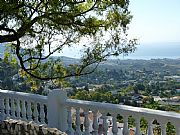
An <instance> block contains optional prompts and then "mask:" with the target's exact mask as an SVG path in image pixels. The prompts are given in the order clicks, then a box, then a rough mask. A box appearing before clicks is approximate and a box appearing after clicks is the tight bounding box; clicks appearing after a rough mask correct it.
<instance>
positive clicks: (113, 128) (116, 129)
mask: <svg viewBox="0 0 180 135" xmlns="http://www.w3.org/2000/svg"><path fill="white" fill-rule="evenodd" d="M112 116H113V118H112V122H113V126H112V132H113V135H117V133H118V127H117V119H116V117H117V114H112Z"/></svg>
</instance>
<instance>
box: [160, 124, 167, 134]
mask: <svg viewBox="0 0 180 135" xmlns="http://www.w3.org/2000/svg"><path fill="white" fill-rule="evenodd" d="M160 123H161V135H166V122H160Z"/></svg>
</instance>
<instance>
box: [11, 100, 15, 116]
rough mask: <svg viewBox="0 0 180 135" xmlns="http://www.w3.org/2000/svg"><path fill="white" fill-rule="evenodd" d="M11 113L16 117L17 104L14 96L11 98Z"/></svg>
mask: <svg viewBox="0 0 180 135" xmlns="http://www.w3.org/2000/svg"><path fill="white" fill-rule="evenodd" d="M11 113H12V117H13V118H15V117H16V116H15V105H14V98H11Z"/></svg>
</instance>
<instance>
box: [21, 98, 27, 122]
mask: <svg viewBox="0 0 180 135" xmlns="http://www.w3.org/2000/svg"><path fill="white" fill-rule="evenodd" d="M22 119H23V120H27V119H26V104H25V100H22Z"/></svg>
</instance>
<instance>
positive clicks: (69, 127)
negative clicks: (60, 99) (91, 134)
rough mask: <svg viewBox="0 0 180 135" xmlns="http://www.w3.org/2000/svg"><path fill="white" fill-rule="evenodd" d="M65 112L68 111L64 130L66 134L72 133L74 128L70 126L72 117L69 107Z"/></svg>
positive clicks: (72, 134) (70, 134)
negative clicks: (66, 124) (66, 126)
mask: <svg viewBox="0 0 180 135" xmlns="http://www.w3.org/2000/svg"><path fill="white" fill-rule="evenodd" d="M67 113H68V116H67V117H68V118H67V123H68V129H67V131H66V133H67V134H68V135H74V130H73V128H72V117H71V107H68V108H67Z"/></svg>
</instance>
